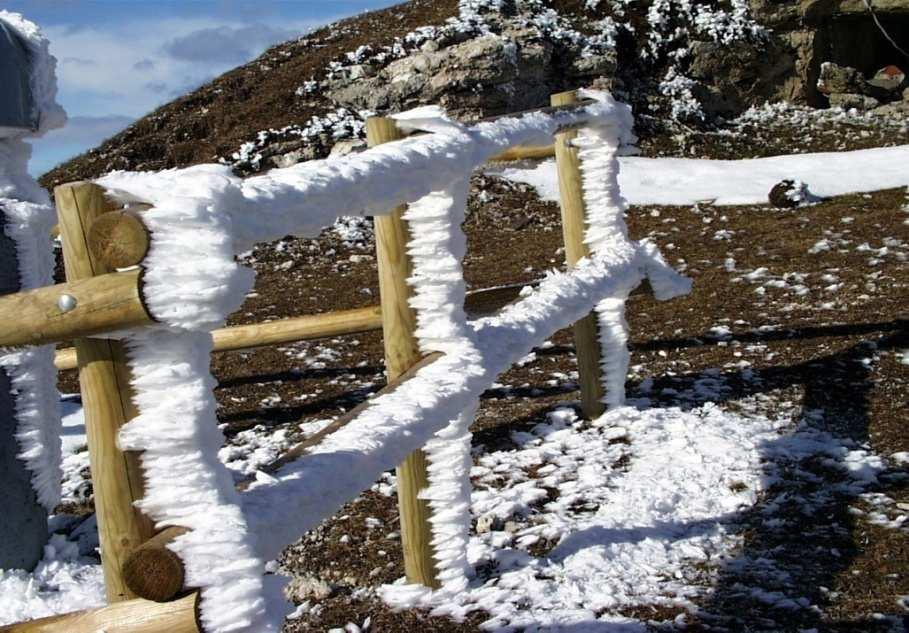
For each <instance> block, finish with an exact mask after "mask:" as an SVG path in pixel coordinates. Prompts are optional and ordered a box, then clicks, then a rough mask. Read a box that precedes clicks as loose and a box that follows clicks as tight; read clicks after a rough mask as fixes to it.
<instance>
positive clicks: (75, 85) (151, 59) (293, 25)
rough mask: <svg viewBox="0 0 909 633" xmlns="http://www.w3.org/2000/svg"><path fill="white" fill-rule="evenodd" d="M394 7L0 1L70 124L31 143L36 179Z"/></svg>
mask: <svg viewBox="0 0 909 633" xmlns="http://www.w3.org/2000/svg"><path fill="white" fill-rule="evenodd" d="M399 1H400V0H247V1H244V2H239V1H227V0H220V1H218V0H157V1H148V0H6V1H5V2H4V3H3V8H4V9H7V10H9V11H16V12H18V13H22V14H23V15H24V16H25V17H26V18H28V19H30V20H32V21H33V22H36V23H38V24H39V25H40V26H41V27H42V29H43V30H44V33H45V35H47V37H48V38H49V39H50V41H51V52H52V53H53V54H54V56H55V57H56V58H57V81H58V85H59V98H58V100H59V101H60V103H61V104H62V105H63V107H64V108H66V111H67V113H68V114H69V116H70V122H69V123H68V124H67V126H66V128H64V129H62V130H57V131H54V132H51V133H49V134H48V135H47V136H46V137H44V138H42V139H38V140H36V141H35V142H34V143H33V145H34V147H35V149H34V155H33V157H32V162H31V165H30V171H31V172H32V173H33V174H35V175H39V174H41V173H44V172H45V171H47V170H48V169H50V168H51V167H53V166H54V165H56V164H58V163H60V162H62V161H63V160H65V159H67V158H69V157H71V156H74V155H76V154H78V153H80V152H82V151H84V150H86V149H88V148H91V147H93V146H95V145H97V144H98V143H99V142H100V141H102V140H103V139H105V138H107V137H109V136H111V135H112V134H114V133H116V132H118V131H119V130H121V129H123V128H124V127H126V126H127V125H128V124H129V123H130V122H131V121H133V120H135V119H137V118H139V117H141V116H142V115H143V114H145V113H147V112H148V111H150V110H152V109H154V108H155V107H156V106H158V105H161V104H163V103H166V102H168V101H170V100H172V99H173V98H174V97H177V96H179V95H181V94H184V93H186V92H188V91H190V90H192V89H193V88H195V87H196V86H199V85H201V84H203V83H205V82H206V81H208V80H210V79H212V78H214V77H216V76H218V75H219V74H221V73H223V72H224V71H226V70H229V69H230V68H233V67H235V66H238V65H240V64H242V63H244V62H246V61H249V60H250V59H253V58H254V57H256V56H258V55H259V54H260V53H261V52H262V51H264V50H265V49H266V48H267V47H268V46H271V45H272V44H275V43H277V42H282V41H285V40H288V39H291V38H293V37H296V36H299V35H301V34H304V33H306V32H307V31H309V30H311V29H313V28H315V27H318V26H321V25H323V24H326V23H329V22H333V21H335V20H337V19H339V18H342V17H347V16H350V15H354V14H357V13H360V12H362V11H368V10H372V9H378V8H382V7H387V6H391V5H393V4H397V2H399Z"/></svg>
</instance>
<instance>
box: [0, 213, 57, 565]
mask: <svg viewBox="0 0 909 633" xmlns="http://www.w3.org/2000/svg"><path fill="white" fill-rule="evenodd" d="M3 226H6V216H5V215H4V214H3V209H2V207H0V228H2V227H3ZM19 279H20V277H19V262H18V259H17V257H16V244H15V242H13V240H12V239H10V238H9V237H7V236H6V235H5V234H4V233H3V232H0V295H5V294H10V293H13V292H16V291H18V290H19V288H20V282H19ZM18 427H19V424H18V418H17V416H16V395H15V393H13V388H12V384H11V382H10V377H9V375H8V374H7V372H6V370H5V369H3V368H2V367H0V504H2V507H3V512H2V513H0V569H28V570H31V569H34V567H35V565H37V564H38V561H39V560H41V554H42V553H43V552H44V544H45V543H46V542H47V511H46V510H45V509H44V508H43V507H42V506H41V504H40V503H38V497H37V495H36V494H35V489H34V488H33V487H32V483H31V473H30V472H29V471H28V469H27V468H26V465H25V462H24V461H22V460H21V459H19V457H18V455H19V453H20V451H21V447H20V445H19V441H18V440H17V439H16V431H17V429H18Z"/></svg>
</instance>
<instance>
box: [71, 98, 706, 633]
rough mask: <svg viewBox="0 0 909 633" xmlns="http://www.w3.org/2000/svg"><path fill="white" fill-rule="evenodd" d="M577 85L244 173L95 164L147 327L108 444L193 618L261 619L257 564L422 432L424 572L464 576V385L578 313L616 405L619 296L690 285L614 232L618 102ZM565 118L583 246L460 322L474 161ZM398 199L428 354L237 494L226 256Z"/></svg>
mask: <svg viewBox="0 0 909 633" xmlns="http://www.w3.org/2000/svg"><path fill="white" fill-rule="evenodd" d="M584 95H585V96H587V97H589V98H590V99H591V101H589V102H586V103H584V104H582V105H580V106H577V107H574V108H565V109H556V110H551V111H547V112H533V113H525V114H522V115H518V116H511V117H503V118H499V119H497V120H495V121H488V122H482V123H479V124H476V125H474V126H471V127H468V126H464V125H460V124H457V123H455V122H452V121H450V120H448V119H446V118H444V117H442V116H440V115H439V113H438V112H437V111H427V110H422V111H419V112H411V113H408V114H407V116H404V117H401V118H399V119H398V125H399V126H400V127H402V128H407V129H412V130H422V131H425V132H429V133H428V134H424V135H420V136H413V137H411V138H407V139H404V140H400V141H397V142H393V143H387V144H383V145H380V146H377V147H373V148H372V149H370V150H368V151H366V152H363V153H361V154H356V155H351V156H345V157H341V158H330V159H326V160H323V161H312V162H309V163H303V164H300V165H297V166H294V167H289V168H286V169H280V170H274V171H272V172H269V173H268V174H265V175H262V176H257V177H253V178H249V179H246V180H242V179H240V178H237V177H235V176H234V175H232V174H231V173H230V171H229V170H228V169H227V168H226V167H223V166H215V165H203V166H197V167H191V168H188V169H182V170H171V171H165V172H159V173H122V172H118V173H113V174H110V175H108V176H105V177H104V178H101V179H99V181H98V184H100V185H101V186H103V187H104V188H106V189H107V191H108V192H110V193H111V195H112V196H113V197H114V198H116V199H117V200H119V201H120V202H123V203H142V204H147V205H149V206H150V208H149V210H148V211H146V212H144V213H143V216H142V217H143V222H144V224H145V226H146V227H147V228H148V231H149V233H150V236H151V248H150V249H149V252H148V255H147V257H146V258H145V259H144V261H143V262H142V265H143V268H144V273H143V281H144V286H143V294H144V303H145V305H146V307H147V309H148V311H149V313H150V314H151V316H152V317H154V319H155V320H156V323H153V324H149V325H146V326H143V327H139V328H133V329H131V330H129V331H127V332H125V333H121V334H122V336H123V340H124V342H125V345H126V347H127V349H128V358H129V368H130V370H131V372H132V386H133V389H134V403H135V405H136V406H137V408H138V415H137V416H136V417H135V418H134V419H133V420H132V421H130V422H129V423H128V424H126V425H125V426H124V427H123V428H122V429H121V431H120V432H119V443H120V448H122V449H123V450H130V451H136V452H140V453H141V466H142V470H143V474H144V478H145V491H144V497H143V498H142V499H141V500H138V502H137V505H138V506H139V508H140V509H141V510H142V511H143V512H144V513H145V514H146V515H147V516H148V517H150V518H151V519H152V520H153V521H154V522H155V523H156V525H157V526H158V528H159V529H160V528H164V527H167V526H178V527H180V528H182V530H181V533H180V535H179V536H178V537H176V538H175V539H174V540H173V541H171V542H170V543H169V544H168V548H169V549H170V550H171V551H172V552H174V553H176V554H177V555H178V556H179V558H180V559H181V560H182V563H183V566H184V568H185V574H186V576H185V586H186V587H192V588H199V589H200V590H201V598H202V599H201V611H200V614H201V626H202V628H203V629H204V630H205V631H208V632H210V633H220V632H226V631H234V632H236V631H256V632H260V631H273V630H276V627H277V626H278V624H277V622H278V621H279V619H278V618H276V616H278V615H281V614H279V613H276V612H275V611H274V610H269V609H267V608H266V591H265V583H264V581H263V576H264V575H265V562H266V561H268V560H270V559H272V558H274V557H275V556H277V554H278V553H279V552H280V551H281V549H283V548H284V547H285V546H286V545H288V544H289V543H291V542H293V541H294V540H295V539H296V538H298V537H299V535H300V534H301V533H302V532H304V531H306V530H308V529H309V528H311V527H313V526H314V525H316V524H317V523H318V522H320V521H321V520H323V519H324V518H326V517H327V516H329V515H330V514H331V513H332V512H334V511H335V510H336V509H337V508H339V507H340V506H341V505H343V504H344V503H346V502H347V501H349V500H350V499H352V498H353V497H355V496H357V495H359V494H360V493H361V492H362V491H363V490H364V489H365V488H368V487H369V486H370V485H371V483H372V482H373V481H374V480H375V479H376V478H377V477H379V476H380V475H381V473H382V472H383V471H385V470H388V469H389V468H392V467H394V466H395V465H396V464H398V463H399V462H401V460H402V459H404V458H405V456H407V455H408V454H409V453H411V452H412V451H414V450H416V449H420V448H421V447H425V452H426V455H427V457H428V462H429V465H428V482H429V485H428V487H427V488H426V489H425V490H424V491H423V492H422V493H421V497H422V498H424V499H426V500H428V503H429V505H430V506H431V509H432V516H431V519H430V522H431V532H432V550H433V554H434V566H435V570H436V580H437V582H436V583H435V584H436V585H437V586H438V587H439V589H438V591H440V592H443V593H452V592H458V591H461V590H462V589H463V588H465V587H466V586H467V583H468V582H469V580H470V577H471V570H470V568H469V566H468V564H467V559H466V543H467V536H468V528H469V525H470V517H469V494H470V481H469V478H468V473H469V469H470V464H471V458H470V441H471V436H470V432H469V430H468V428H469V425H470V423H471V422H472V419H473V413H474V411H475V410H476V408H477V406H478V398H479V396H480V394H481V393H482V392H483V391H484V390H485V389H487V388H488V387H489V385H490V384H491V383H492V382H493V380H494V379H495V377H496V376H497V375H498V374H499V373H501V372H502V371H504V370H506V369H507V368H508V366H509V365H510V364H512V363H514V362H515V361H516V360H518V359H519V358H520V357H521V356H523V355H525V354H526V353H527V352H528V351H530V350H531V349H532V348H533V347H534V346H535V345H538V344H541V343H542V342H543V341H544V340H545V339H546V338H548V337H549V336H551V335H552V334H553V333H554V332H555V331H557V330H559V329H561V328H564V327H566V326H568V325H570V324H572V323H574V322H576V321H578V320H579V319H580V318H582V317H583V316H584V315H586V314H588V313H590V312H591V311H592V310H593V311H595V312H596V314H597V318H598V320H599V324H600V336H601V340H600V350H601V358H602V359H603V361H602V366H603V377H604V378H603V382H604V388H605V392H606V401H607V402H608V403H609V404H619V403H621V401H622V398H623V394H624V381H625V375H626V372H627V362H628V355H627V350H626V348H625V345H626V342H627V331H626V330H627V325H626V324H625V322H624V316H623V315H624V303H625V299H626V298H627V296H628V294H629V293H630V292H631V291H632V290H633V289H634V288H635V287H636V286H638V285H639V284H640V283H641V282H642V281H643V280H644V279H649V281H650V285H651V287H652V288H653V290H654V293H655V295H656V296H657V298H659V299H668V298H671V297H674V296H677V295H679V294H683V293H686V292H687V291H688V290H689V287H690V284H689V282H688V281H687V280H685V279H684V278H682V277H680V276H679V275H678V274H677V273H675V271H674V270H672V269H671V268H670V267H669V266H668V265H667V264H666V263H665V262H664V261H663V259H662V258H661V257H660V255H659V253H658V252H657V250H656V248H655V247H654V246H653V245H651V244H649V243H646V242H634V241H632V240H630V239H629V238H628V236H627V231H626V229H625V224H624V220H623V212H624V202H623V200H622V199H621V196H620V193H619V190H618V185H617V170H618V167H617V162H616V158H615V156H616V151H617V149H618V147H619V146H620V144H621V143H622V142H623V141H624V140H625V139H627V137H628V136H629V135H630V132H631V114H630V109H629V108H628V107H627V106H624V105H622V104H619V103H617V102H616V101H614V100H613V99H612V98H611V96H609V95H608V94H605V93H600V92H585V93H584ZM579 127H580V128H581V131H580V136H579V137H578V138H577V139H576V141H575V146H576V147H577V148H578V155H579V157H580V172H581V174H580V175H581V178H580V179H581V181H582V183H583V187H582V189H583V192H582V194H580V193H579V195H581V196H582V205H581V206H582V208H586V236H585V242H586V245H587V247H588V248H589V251H590V256H589V257H585V258H583V259H581V260H580V261H579V262H578V263H577V265H576V266H574V267H572V268H570V269H569V270H568V271H567V272H552V273H550V274H549V275H548V276H547V277H546V279H545V280H543V281H542V282H541V284H540V285H539V287H538V288H536V289H533V290H530V289H528V291H527V292H526V293H523V295H524V296H523V297H522V298H521V299H520V300H519V301H517V302H516V303H513V304H511V305H509V306H508V307H506V308H505V309H504V310H502V311H501V312H500V313H498V314H495V315H493V316H490V317H485V318H479V319H473V320H469V319H468V318H467V315H466V313H465V310H464V307H463V306H464V299H465V283H464V278H463V274H462V269H461V260H462V259H463V256H464V253H465V250H466V240H465V237H464V235H463V233H462V232H461V229H460V226H461V222H462V220H463V218H464V213H465V208H466V199H467V192H468V181H469V176H470V173H471V172H472V170H473V169H475V168H476V167H478V166H480V165H482V164H484V163H485V162H486V161H487V160H488V159H489V158H490V157H492V156H494V155H497V154H500V153H501V152H502V151H504V150H506V149H508V148H509V147H511V146H515V145H544V144H547V143H548V142H549V141H550V140H551V138H552V136H553V135H555V134H557V133H560V132H563V131H564V130H566V129H568V128H579ZM402 204H408V205H409V207H408V209H407V211H406V213H405V215H404V219H405V220H406V221H407V223H408V225H409V227H410V235H411V239H410V242H409V245H408V254H409V256H410V258H411V260H412V263H413V274H412V276H411V278H410V279H409V280H407V281H408V283H409V284H410V286H411V288H412V296H411V298H410V306H411V307H412V308H413V309H414V310H415V312H416V327H415V329H414V331H413V332H411V333H410V334H411V335H413V336H415V337H416V339H417V341H418V343H419V347H420V351H421V352H422V353H424V354H433V353H438V354H440V355H441V356H440V357H439V358H438V359H437V360H435V361H434V362H432V363H428V364H426V365H425V366H423V367H422V368H420V369H419V370H418V371H416V372H415V374H414V375H413V376H412V377H410V378H409V379H408V380H406V381H404V382H402V383H401V384H399V385H398V386H397V388H396V389H395V390H394V391H392V392H390V393H387V394H385V395H382V396H380V397H377V398H375V399H373V400H372V401H370V403H369V406H368V407H366V408H365V410H364V411H363V412H362V413H361V414H360V415H359V416H358V417H356V418H355V419H353V420H352V421H350V422H349V423H348V424H346V425H345V426H344V427H343V428H340V429H339V430H337V431H335V432H334V433H332V434H331V435H329V436H328V437H327V438H326V439H325V440H324V441H323V442H322V443H320V444H319V445H317V446H315V447H312V448H311V449H309V450H308V451H306V453H305V454H303V455H302V456H299V457H298V458H296V459H294V460H292V461H289V462H288V463H286V464H284V465H283V466H282V467H281V468H280V469H278V470H277V471H276V472H273V473H271V474H265V473H261V474H260V476H259V477H257V480H256V481H255V482H254V483H252V485H250V486H249V487H248V489H247V490H245V491H244V492H243V493H242V494H241V493H239V492H238V491H237V490H236V489H235V487H234V483H233V480H232V478H231V476H230V474H229V472H228V471H227V469H226V468H225V467H224V466H223V465H222V464H221V463H220V462H219V461H218V459H217V451H218V449H219V448H220V446H221V444H222V442H223V436H222V435H221V432H220V431H219V430H218V426H217V418H216V415H215V401H214V398H213V396H212V386H213V384H214V383H213V379H212V377H211V375H210V369H209V357H210V354H211V351H212V349H213V344H212V336H211V332H212V330H213V329H215V328H217V327H220V326H221V325H223V323H224V321H225V320H226V318H227V316H228V315H229V314H230V313H231V312H233V311H234V310H236V309H237V308H238V307H239V306H240V303H241V302H242V300H243V298H244V296H245V295H246V294H247V292H248V291H249V290H250V289H251V287H252V281H253V278H252V273H251V271H249V270H248V269H245V268H243V267H241V266H239V265H238V264H237V263H236V261H235V255H236V254H237V253H240V252H242V251H244V250H246V249H248V248H249V247H250V246H251V245H252V244H254V243H256V242H260V241H264V240H269V239H275V238H279V237H283V236H285V235H288V234H293V235H305V236H314V235H317V234H318V232H319V231H320V230H321V229H322V228H323V227H324V226H326V225H329V224H331V223H332V222H333V221H334V220H335V219H336V217H338V216H342V215H376V216H380V215H387V214H389V210H390V209H394V208H396V207H398V206H399V205H402ZM582 226H583V223H582ZM384 301H385V297H384V296H383V302H384ZM87 424H91V421H90V420H88V421H87ZM102 546H103V543H102ZM414 590H415V591H423V592H426V591H429V590H428V589H426V588H415V589H414Z"/></svg>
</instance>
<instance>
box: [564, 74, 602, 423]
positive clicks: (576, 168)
mask: <svg viewBox="0 0 909 633" xmlns="http://www.w3.org/2000/svg"><path fill="white" fill-rule="evenodd" d="M577 102H578V93H577V91H575V90H571V91H569V92H561V93H559V94H554V95H552V97H551V104H552V105H553V106H563V105H571V104H573V103H577ZM577 135H578V133H577V132H576V131H574V130H572V131H569V132H564V133H562V134H556V137H555V155H556V165H557V167H558V172H559V204H560V206H561V208H562V235H563V239H564V242H565V260H566V261H567V262H568V265H569V266H574V265H575V264H576V263H577V262H578V260H580V259H582V258H584V257H588V256H589V255H590V249H589V248H588V247H587V244H585V243H584V234H585V230H586V228H585V218H586V215H587V214H586V209H585V208H584V190H583V188H582V185H581V182H582V181H581V161H580V158H578V150H577V148H575V147H572V146H571V141H573V140H574V139H575V138H577ZM574 347H575V351H576V354H577V359H578V383H579V384H580V387H581V410H582V411H583V413H584V417H586V418H587V419H588V420H591V419H593V418H597V417H599V416H601V415H602V414H603V412H604V411H605V410H606V408H605V406H604V405H603V395H604V394H603V381H602V380H601V376H600V372H601V369H600V344H599V339H598V337H597V315H596V313H594V312H591V313H590V314H588V315H587V316H586V317H584V318H583V319H581V320H580V321H578V322H577V323H575V324H574Z"/></svg>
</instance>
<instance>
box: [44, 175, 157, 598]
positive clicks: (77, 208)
mask: <svg viewBox="0 0 909 633" xmlns="http://www.w3.org/2000/svg"><path fill="white" fill-rule="evenodd" d="M54 196H55V198H56V202H57V214H58V217H59V221H60V234H61V236H62V238H63V260H64V263H65V266H66V277H67V280H68V281H77V280H80V279H85V278H88V277H94V276H96V275H103V274H105V273H108V272H111V271H110V270H109V269H108V268H107V267H106V266H104V265H103V264H102V263H101V262H99V261H97V260H96V259H95V257H94V256H93V255H92V253H91V251H90V249H89V248H88V242H87V235H88V230H89V227H90V226H91V224H92V222H93V221H94V220H95V219H96V218H97V217H98V216H100V215H101V214H103V213H105V212H107V211H110V210H111V205H110V204H109V203H108V201H107V200H106V199H105V197H104V190H103V189H102V188H101V187H99V186H97V185H94V184H91V183H69V184H65V185H60V186H59V187H57V188H56V189H55V190H54ZM75 347H76V355H77V357H78V362H79V384H80V389H81V391H82V406H83V409H84V412H85V430H86V434H87V435H88V448H89V458H90V462H91V470H92V485H93V487H94V495H95V514H96V516H97V519H98V534H99V537H100V540H101V563H102V566H103V569H104V582H105V586H106V589H107V599H108V602H110V603H115V602H120V601H123V600H128V599H131V598H134V597H135V596H134V595H133V593H132V592H131V591H130V590H129V589H128V588H127V586H126V584H125V583H124V582H123V578H122V575H121V571H120V570H121V568H122V565H123V561H124V560H125V559H126V556H127V555H128V554H129V553H130V552H131V551H132V550H133V549H135V548H136V547H138V546H139V545H141V544H142V543H143V542H145V541H146V540H148V539H149V538H150V537H151V536H152V535H153V534H154V526H153V525H152V522H151V521H150V520H149V519H148V518H146V517H144V516H143V515H142V514H141V513H140V512H139V511H138V510H137V509H136V508H135V506H134V505H133V503H134V502H135V501H136V500H138V499H141V498H142V491H143V480H142V471H141V468H140V464H139V456H138V455H137V454H135V453H131V452H125V453H124V452H121V451H120V449H119V448H118V447H117V433H118V432H119V430H120V427H121V426H122V425H123V424H125V423H126V422H127V421H129V420H130V419H132V418H133V417H135V416H136V414H137V411H136V408H135V406H134V404H133V401H132V388H131V386H130V376H129V367H128V366H127V363H126V355H125V352H124V348H123V345H122V344H120V343H118V342H116V341H111V340H106V339H79V340H77V341H76V342H75Z"/></svg>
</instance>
